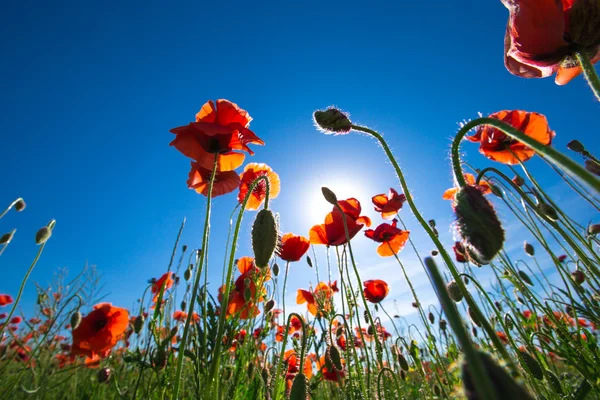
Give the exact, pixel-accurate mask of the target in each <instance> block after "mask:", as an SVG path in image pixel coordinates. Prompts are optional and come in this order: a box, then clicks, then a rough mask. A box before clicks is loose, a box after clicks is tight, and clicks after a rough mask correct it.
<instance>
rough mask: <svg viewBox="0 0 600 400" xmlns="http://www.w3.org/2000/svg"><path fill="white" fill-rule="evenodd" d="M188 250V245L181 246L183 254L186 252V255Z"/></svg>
mask: <svg viewBox="0 0 600 400" xmlns="http://www.w3.org/2000/svg"><path fill="white" fill-rule="evenodd" d="M187 249H188V248H187V244H184V245H183V246H181V251H182V252H184V253H185V252H186V251H187Z"/></svg>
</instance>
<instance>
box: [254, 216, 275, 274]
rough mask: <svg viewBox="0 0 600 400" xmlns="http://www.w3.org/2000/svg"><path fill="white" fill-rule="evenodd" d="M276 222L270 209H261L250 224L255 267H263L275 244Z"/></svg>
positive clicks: (266, 264) (269, 257)
mask: <svg viewBox="0 0 600 400" xmlns="http://www.w3.org/2000/svg"><path fill="white" fill-rule="evenodd" d="M277 239H278V237H277V223H276V222H275V216H274V215H273V212H272V211H271V210H267V209H264V208H263V209H262V210H260V211H259V212H258V214H257V215H256V219H255V220H254V224H253V225H252V250H254V262H255V264H256V266H257V267H259V268H265V267H267V266H268V265H269V260H270V259H271V257H272V256H273V252H274V251H275V247H276V246H277Z"/></svg>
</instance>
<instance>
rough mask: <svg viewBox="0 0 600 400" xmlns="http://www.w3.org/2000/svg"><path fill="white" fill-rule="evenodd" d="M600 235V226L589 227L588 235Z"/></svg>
mask: <svg viewBox="0 0 600 400" xmlns="http://www.w3.org/2000/svg"><path fill="white" fill-rule="evenodd" d="M598 233H600V224H593V225H590V226H588V235H590V236H592V235H597V234H598Z"/></svg>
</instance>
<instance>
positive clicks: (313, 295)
mask: <svg viewBox="0 0 600 400" xmlns="http://www.w3.org/2000/svg"><path fill="white" fill-rule="evenodd" d="M332 296H333V290H331V288H330V287H329V285H327V284H326V283H325V282H319V284H318V285H317V287H316V288H315V290H314V291H312V292H311V291H308V290H304V289H298V294H297V295H296V304H304V303H306V307H307V308H308V311H309V312H310V313H311V314H312V315H314V316H316V315H317V313H319V315H322V311H325V312H328V311H329V310H331V297H332Z"/></svg>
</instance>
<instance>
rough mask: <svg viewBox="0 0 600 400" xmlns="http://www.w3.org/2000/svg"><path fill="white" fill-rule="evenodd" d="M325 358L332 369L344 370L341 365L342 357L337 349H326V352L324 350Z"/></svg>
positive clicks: (331, 347)
mask: <svg viewBox="0 0 600 400" xmlns="http://www.w3.org/2000/svg"><path fill="white" fill-rule="evenodd" d="M325 358H326V359H329V361H330V362H331V364H332V365H333V367H334V368H335V369H337V370H338V371H341V370H342V369H344V366H343V365H342V356H341V355H340V351H339V350H338V348H337V347H335V346H329V347H327V350H325Z"/></svg>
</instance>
